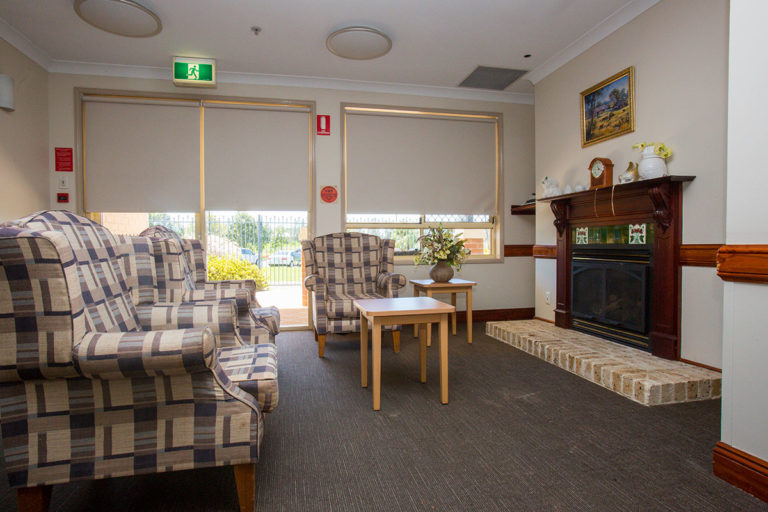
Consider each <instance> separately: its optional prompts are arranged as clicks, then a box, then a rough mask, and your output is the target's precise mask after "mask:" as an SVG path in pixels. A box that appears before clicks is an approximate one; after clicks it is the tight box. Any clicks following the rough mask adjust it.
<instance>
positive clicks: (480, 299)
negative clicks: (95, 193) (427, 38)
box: [49, 74, 534, 309]
mask: <svg viewBox="0 0 768 512" xmlns="http://www.w3.org/2000/svg"><path fill="white" fill-rule="evenodd" d="M77 87H80V88H98V89H113V90H129V91H147V92H167V93H188V94H192V93H201V94H210V95H225V96H239V97H250V98H280V99H296V100H305V101H306V100H311V101H315V102H316V108H317V113H318V114H330V115H331V135H330V136H322V137H316V138H315V141H316V147H315V160H316V173H317V174H316V187H315V190H314V191H313V196H314V202H315V204H316V205H317V206H316V221H315V232H316V234H323V233H329V232H334V231H339V230H341V229H342V224H341V204H340V201H337V202H336V203H334V204H326V203H322V202H320V200H319V190H320V188H322V187H323V186H326V185H334V186H336V187H339V186H340V185H341V139H340V135H339V126H340V125H339V115H340V109H341V103H343V102H351V103H373V104H382V105H402V106H419V107H428V108H447V109H459V110H478V111H491V112H501V113H502V114H503V116H504V140H503V150H504V176H503V184H504V203H503V208H502V212H501V217H502V219H503V222H504V237H503V238H504V243H505V244H526V243H528V244H530V243H533V237H534V222H533V219H532V218H531V217H514V218H511V219H510V217H511V216H510V215H509V214H508V213H506V212H508V211H509V205H511V204H519V203H521V202H523V201H525V200H526V199H527V198H528V196H529V195H530V193H531V192H532V191H533V189H534V180H533V178H534V168H533V147H534V145H533V116H534V113H533V106H532V105H523V104H510V103H493V102H484V101H468V100H456V99H447V98H434V97H425V96H412V95H395V94H379V93H367V92H354V91H338V90H329V89H310V88H301V87H285V86H257V85H246V84H220V85H219V87H218V88H217V89H215V90H210V91H208V90H206V91H202V92H201V91H197V90H194V89H193V90H190V89H181V88H176V87H174V86H173V85H172V84H171V83H170V81H165V80H147V79H126V78H114V77H96V76H85V75H67V74H51V75H50V89H49V90H50V95H49V101H50V105H51V108H50V117H51V122H50V140H51V146H72V147H74V145H75V129H76V126H75V94H74V90H75V88H77ZM159 179H162V177H161V176H159ZM254 186H256V184H254ZM73 192H75V194H76V193H77V191H76V190H75V191H73ZM51 200H53V196H52V197H51ZM74 204H77V203H74V202H73V205H74ZM398 271H400V272H403V273H405V274H406V275H407V276H408V277H409V278H424V277H427V271H428V269H427V268H426V267H424V266H421V267H419V268H418V269H414V268H413V266H412V265H405V266H401V267H400V266H399V267H398ZM533 275H534V272H533V261H532V258H507V259H506V260H505V261H504V262H503V263H487V264H479V263H478V264H468V265H465V266H464V269H463V270H462V272H461V274H460V277H463V278H465V279H475V280H477V281H478V282H479V283H480V285H479V286H478V288H477V290H476V292H475V295H474V298H473V299H474V302H473V306H474V307H475V308H477V309H498V308H517V307H531V306H532V305H533ZM409 292H410V290H409ZM459 307H460V308H461V307H462V304H461V303H460V304H459Z"/></svg>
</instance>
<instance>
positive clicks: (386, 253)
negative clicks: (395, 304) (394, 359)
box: [301, 233, 407, 357]
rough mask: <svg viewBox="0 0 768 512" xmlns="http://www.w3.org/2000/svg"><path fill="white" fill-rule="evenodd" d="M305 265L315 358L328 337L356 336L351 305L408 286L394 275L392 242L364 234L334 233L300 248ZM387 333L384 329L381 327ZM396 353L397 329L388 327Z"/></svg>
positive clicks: (394, 293)
mask: <svg viewBox="0 0 768 512" xmlns="http://www.w3.org/2000/svg"><path fill="white" fill-rule="evenodd" d="M301 246H302V251H303V253H304V261H305V262H306V263H305V264H306V268H307V277H306V278H305V279H304V287H305V288H306V289H307V290H308V291H309V292H310V293H311V295H312V318H313V320H314V324H315V339H316V340H317V341H318V356H319V357H323V355H324V352H325V337H326V334H328V333H344V332H359V331H360V313H359V312H358V311H357V310H356V309H355V306H354V305H353V301H354V300H355V299H378V298H385V297H397V295H398V290H399V289H400V288H402V287H403V286H405V285H406V283H407V280H406V278H405V276H404V275H402V274H395V273H393V272H394V270H395V241H394V240H388V239H384V240H382V239H381V238H379V237H377V236H374V235H367V234H364V233H332V234H329V235H324V236H319V237H317V238H315V239H314V240H311V241H304V242H302V243H301ZM385 329H387V327H385ZM388 329H391V330H392V331H393V332H392V336H393V343H394V345H395V350H398V347H399V343H400V326H392V327H389V328H388Z"/></svg>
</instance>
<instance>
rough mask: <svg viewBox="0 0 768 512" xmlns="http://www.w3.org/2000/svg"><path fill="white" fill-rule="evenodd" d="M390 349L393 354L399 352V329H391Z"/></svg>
mask: <svg viewBox="0 0 768 512" xmlns="http://www.w3.org/2000/svg"><path fill="white" fill-rule="evenodd" d="M392 350H393V351H394V352H395V354H399V353H400V331H392Z"/></svg>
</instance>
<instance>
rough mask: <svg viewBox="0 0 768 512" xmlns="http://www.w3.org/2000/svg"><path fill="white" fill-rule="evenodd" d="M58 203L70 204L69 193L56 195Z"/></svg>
mask: <svg viewBox="0 0 768 512" xmlns="http://www.w3.org/2000/svg"><path fill="white" fill-rule="evenodd" d="M56 202H57V203H68V202H69V193H67V192H59V193H58V194H56Z"/></svg>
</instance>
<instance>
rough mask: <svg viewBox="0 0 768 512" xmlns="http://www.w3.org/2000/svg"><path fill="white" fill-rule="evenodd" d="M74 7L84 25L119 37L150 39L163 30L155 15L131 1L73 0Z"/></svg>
mask: <svg viewBox="0 0 768 512" xmlns="http://www.w3.org/2000/svg"><path fill="white" fill-rule="evenodd" d="M74 7H75V12H76V13H77V15H78V16H80V17H81V18H82V19H83V20H84V21H85V22H86V23H88V24H90V25H93V26H94V27H96V28H98V29H101V30H103V31H105V32H109V33H111V34H117V35H119V36H126V37H151V36H154V35H156V34H158V33H160V31H161V30H162V29H163V24H162V22H161V21H160V18H158V17H157V15H156V14H155V13H153V12H152V11H150V10H149V9H147V8H146V7H144V6H143V5H140V4H138V3H136V2H134V1H133V0H75V5H74Z"/></svg>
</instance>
